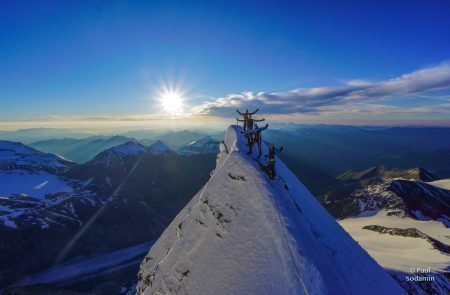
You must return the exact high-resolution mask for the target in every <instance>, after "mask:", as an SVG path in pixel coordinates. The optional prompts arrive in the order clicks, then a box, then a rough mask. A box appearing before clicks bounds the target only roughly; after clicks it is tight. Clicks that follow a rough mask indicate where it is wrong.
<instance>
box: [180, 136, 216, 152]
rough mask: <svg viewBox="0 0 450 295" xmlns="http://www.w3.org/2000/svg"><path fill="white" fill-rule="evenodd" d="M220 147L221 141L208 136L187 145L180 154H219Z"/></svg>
mask: <svg viewBox="0 0 450 295" xmlns="http://www.w3.org/2000/svg"><path fill="white" fill-rule="evenodd" d="M219 145H220V141H218V140H215V139H214V138H212V137H211V136H209V135H208V136H205V137H203V138H201V139H199V140H195V141H193V142H191V143H189V144H187V145H185V146H184V147H182V148H181V149H180V151H179V153H180V154H181V155H198V154H217V153H218V152H219Z"/></svg>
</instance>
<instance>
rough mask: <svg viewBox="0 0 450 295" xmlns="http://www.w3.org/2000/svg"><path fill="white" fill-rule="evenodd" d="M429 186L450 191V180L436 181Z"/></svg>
mask: <svg viewBox="0 0 450 295" xmlns="http://www.w3.org/2000/svg"><path fill="white" fill-rule="evenodd" d="M428 184H432V185H434V186H437V187H440V188H443V189H448V190H450V179H441V180H436V181H432V182H428Z"/></svg>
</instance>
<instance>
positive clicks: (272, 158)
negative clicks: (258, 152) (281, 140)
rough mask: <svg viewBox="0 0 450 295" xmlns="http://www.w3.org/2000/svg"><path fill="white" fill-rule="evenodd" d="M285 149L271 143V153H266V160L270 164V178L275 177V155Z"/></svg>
mask: <svg viewBox="0 0 450 295" xmlns="http://www.w3.org/2000/svg"><path fill="white" fill-rule="evenodd" d="M282 150H283V147H282V146H280V147H279V148H278V149H277V148H276V147H275V145H274V144H273V143H271V144H270V145H269V153H268V154H267V155H266V160H267V162H268V164H269V166H268V167H269V178H270V179H274V178H275V175H276V173H275V156H276V155H277V154H279V153H281V151H282Z"/></svg>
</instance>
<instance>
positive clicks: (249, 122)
mask: <svg viewBox="0 0 450 295" xmlns="http://www.w3.org/2000/svg"><path fill="white" fill-rule="evenodd" d="M258 111H259V109H256V110H255V111H254V112H251V113H250V112H249V111H248V109H245V113H241V112H240V111H239V110H236V112H237V113H238V114H239V115H241V116H243V117H244V119H243V120H242V119H236V121H238V122H244V131H247V130H250V129H252V128H253V123H254V122H262V121H264V120H265V119H261V120H255V119H252V116H253V115H254V114H256V113H257V112H258Z"/></svg>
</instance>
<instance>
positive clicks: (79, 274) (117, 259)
mask: <svg viewBox="0 0 450 295" xmlns="http://www.w3.org/2000/svg"><path fill="white" fill-rule="evenodd" d="M152 244H153V242H145V243H142V244H139V245H135V246H131V247H127V248H124V249H120V250H117V251H113V252H110V253H102V254H96V255H92V256H86V257H84V256H83V257H76V258H73V259H71V260H69V261H67V262H64V263H62V264H58V265H55V266H53V267H51V268H49V269H46V270H44V271H41V272H39V273H36V274H33V275H30V276H28V277H25V278H24V279H22V280H21V281H19V282H17V283H16V284H15V285H17V286H26V285H35V284H56V283H57V284H62V285H64V284H73V283H75V282H78V283H79V282H82V281H84V280H89V279H92V278H94V277H96V276H98V277H100V276H105V275H108V274H109V273H114V272H119V271H120V270H121V268H126V267H129V266H130V265H137V264H139V261H136V258H138V259H139V260H140V259H142V255H143V254H144V253H145V249H148V247H149V246H151V245H152Z"/></svg>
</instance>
